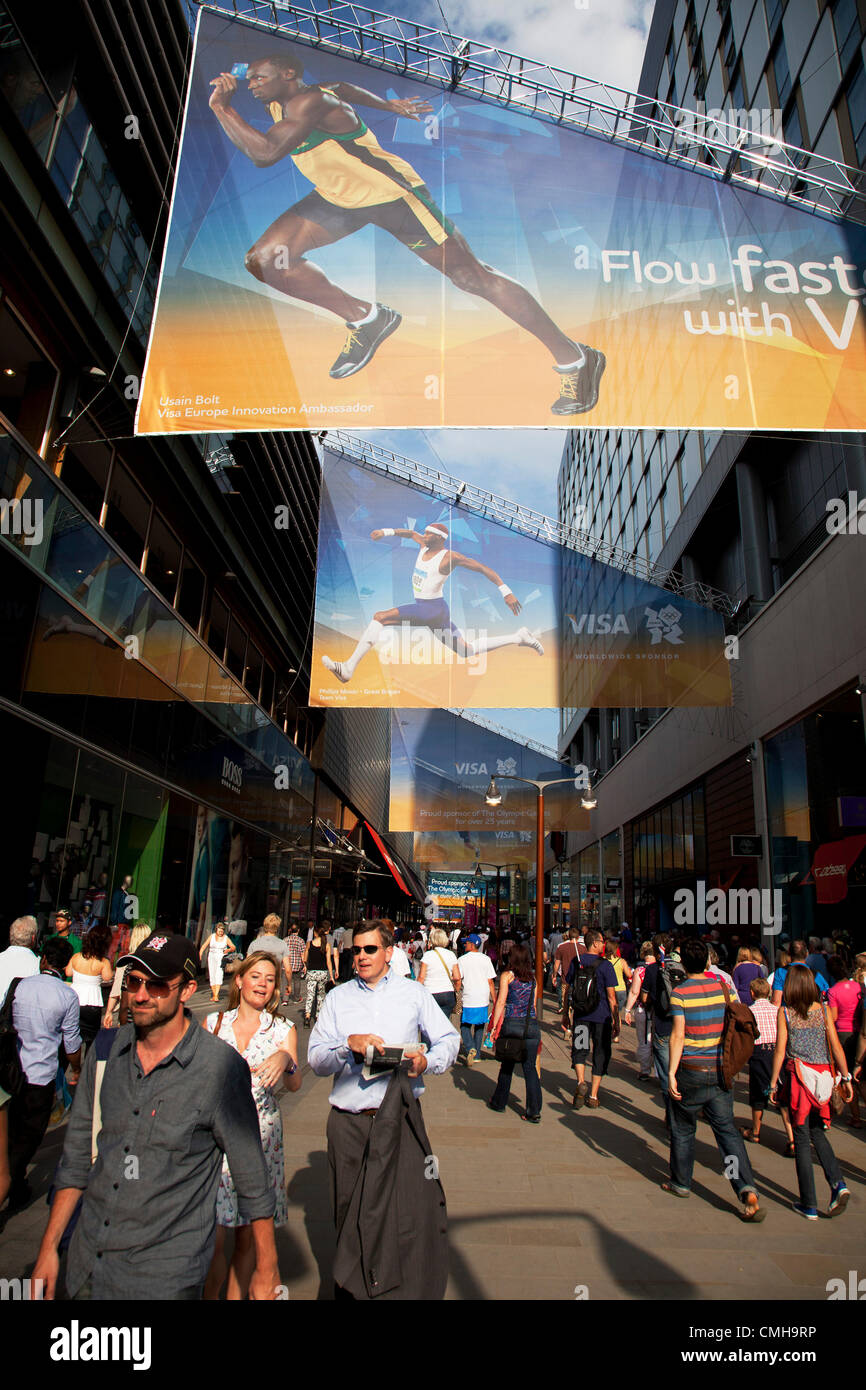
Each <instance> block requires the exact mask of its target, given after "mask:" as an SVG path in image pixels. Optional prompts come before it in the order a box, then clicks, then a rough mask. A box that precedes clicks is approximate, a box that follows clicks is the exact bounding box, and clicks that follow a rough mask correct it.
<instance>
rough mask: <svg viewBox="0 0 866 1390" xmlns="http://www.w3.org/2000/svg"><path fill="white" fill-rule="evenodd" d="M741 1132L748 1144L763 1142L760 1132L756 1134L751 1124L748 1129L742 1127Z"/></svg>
mask: <svg viewBox="0 0 866 1390" xmlns="http://www.w3.org/2000/svg"><path fill="white" fill-rule="evenodd" d="M740 1133H741V1134H742V1136H743V1138H744V1139H745V1141H746V1143H747V1144H760V1142H761V1136H760V1134H756V1133H755V1131H754V1130H753V1129H752V1128H751V1126H750V1127H749V1128H748V1129H741V1130H740Z"/></svg>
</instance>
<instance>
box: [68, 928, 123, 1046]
mask: <svg viewBox="0 0 866 1390" xmlns="http://www.w3.org/2000/svg"><path fill="white" fill-rule="evenodd" d="M110 944H111V930H110V928H109V927H103V926H96V927H91V929H90V931H88V932H85V934H84V940H83V941H82V943H81V950H80V951H76V953H75V955H74V956H72V957H71V959H70V961H69V964H68V965H67V967H66V978H67V980H68V981H69V983H70V984H71V986H72V988H73V989H74V990H75V993H76V994H77V995H78V1002H79V1005H80V1006H81V1011H80V1020H79V1026H80V1029H81V1041H82V1042H83V1043H84V1045H85V1047H89V1046H90V1044H91V1043H92V1042H93V1040H94V1038H95V1037H96V1035H97V1033H98V1032H99V1029H100V1027H101V1025H102V1016H103V1013H104V1012H105V1004H104V1002H103V998H102V986H103V985H110V984H111V982H112V980H113V979H114V967H113V966H112V964H111V961H110V960H109V959H108V948H109V945H110Z"/></svg>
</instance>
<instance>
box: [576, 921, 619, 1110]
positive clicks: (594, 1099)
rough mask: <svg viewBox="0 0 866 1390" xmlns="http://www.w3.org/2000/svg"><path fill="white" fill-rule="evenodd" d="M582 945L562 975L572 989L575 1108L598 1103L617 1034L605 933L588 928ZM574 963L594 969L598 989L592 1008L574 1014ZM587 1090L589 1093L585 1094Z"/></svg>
mask: <svg viewBox="0 0 866 1390" xmlns="http://www.w3.org/2000/svg"><path fill="white" fill-rule="evenodd" d="M583 944H584V947H585V952H584V954H583V955H580V956H578V957H577V959H576V960H573V961H572V962H571V965H570V966H569V967H568V974H567V975H566V977H565V983H566V985H567V986H571V992H570V993H569V994H568V996H567V998H568V1007H569V1009H570V1010H571V1011H572V1018H571V1023H572V1030H573V1031H572V1043H571V1063H572V1066H573V1067H574V1074H575V1076H576V1077H577V1090H576V1091H575V1093H574V1100H573V1101H572V1104H573V1106H574V1108H575V1110H579V1109H580V1107H581V1106H582V1105H584V1104H585V1105H587V1106H588V1107H589V1109H590V1110H597V1109H598V1107H599V1105H600V1104H601V1101H600V1100H599V1098H598V1092H599V1088H600V1086H601V1078H602V1077H603V1076H606V1075H607V1069H608V1067H609V1066H610V1054H611V1048H612V1045H613V1043H614V1041H615V1040H616V1039H617V1038H618V1037H619V1009H618V1008H617V1003H616V972H615V970H614V968H613V966H612V965H611V963H610V961H607V960H605V959H604V934H603V933H602V932H600V931H599V930H598V928H597V927H590V929H589V931H587V932H585V933H584V937H583ZM575 966H577V967H578V968H581V969H583V970H588V971H594V972H595V982H596V988H597V991H598V1003H597V1004H596V1006H595V1008H594V1009H592V1010H591V1011H590V1012H589V1013H587V1014H580V1015H578V1016H575V1014H574V1011H573V1008H572V1004H573V987H574V982H575V979H576V975H577V971H576V969H575ZM590 1055H591V1056H592V1088H591V1090H590V1087H589V1086H588V1085H587V1083H586V1081H585V1080H584V1069H585V1067H586V1063H587V1062H588V1061H589V1058H590ZM588 1091H589V1095H587V1092H588Z"/></svg>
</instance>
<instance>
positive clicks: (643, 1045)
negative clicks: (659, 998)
mask: <svg viewBox="0 0 866 1390" xmlns="http://www.w3.org/2000/svg"><path fill="white" fill-rule="evenodd" d="M655 961H656V957H655V950H654V948H653V944H652V942H651V941H645V942H644V943H643V945H642V946H641V948H640V963H639V964H638V965H636V966H635V968H634V971H633V972H632V977H631V984H630V986H629V991H628V995H627V997H626V1001H625V1021H626V1023H627V1024H628V1025H629V1027H631V1026H632V1025H633V1026H634V1030H635V1034H636V1038H637V1041H636V1052H637V1070H638V1077H637V1079H638V1081H650V1080H652V1072H651V1071H650V1068H651V1066H652V1031H651V1028H650V1017H649V1013H648V1011H647V1007H646V1005H645V1004H642V1003H641V991H642V989H643V986H644V979H645V978H646V972H647V966H648V965H654V964H655Z"/></svg>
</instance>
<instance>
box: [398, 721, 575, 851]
mask: <svg viewBox="0 0 866 1390" xmlns="http://www.w3.org/2000/svg"><path fill="white" fill-rule="evenodd" d="M574 771H576V769H571V768H569V767H568V765H567V764H565V763H559V762H557V761H556V760H555V759H554V758H547V757H545V756H544V755H543V754H541V753H536V752H534V751H533V750H532V749H530V748H527V747H525V745H523V744H521V743H518V742H516V741H515V740H513V739H509V738H504V737H503V736H502V735H501V734H496V733H493V732H492V730H489V729H484V728H481V727H480V726H479V725H477V724H473V723H471V722H470V721H469V720H467V719H460V718H458V717H457V716H456V715H453V714H449V713H448V711H447V710H395V711H394V712H393V714H392V717H391V809H390V815H389V821H388V824H389V827H390V829H391V830H421V831H433V830H437V831H438V830H457V829H458V828H459V829H461V830H469V831H472V832H494V833H495V832H496V831H503V830H511V831H514V830H524V831H531V832H533V839H534V833H535V829H536V794H535V789H534V788H533V787H527V786H525V785H524V784H523V783H521V782H512V781H510V780H509V778H511V777H525V778H530V779H537V780H541V781H544V780H550V781H553V780H554V779H559V778H567V777H568V776H569V773H572V776H571V780H569V781H567V782H562V783H561V784H560V785H559V786H552V787H550V789H549V790H548V791H547V792H545V796H544V810H545V817H544V828H545V833H549V832H550V831H551V830H582V829H588V828H589V824H590V821H589V812H588V811H584V810H582V809H581V804H580V802H581V792H582V791H583V790H584V788H585V787H586V782H585V781H582V780H581V779H580V778H576V777H575V776H574V775H573V774H574ZM491 777H495V778H497V779H498V780H497V783H496V786H497V789H498V791H499V793H500V795H501V797H502V803H501V805H499V806H495V807H494V806H488V805H487V802H486V801H485V798H484V793H485V792H486V790H487V787H488V785H489V782H490V779H491ZM479 857H482V856H479Z"/></svg>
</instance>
